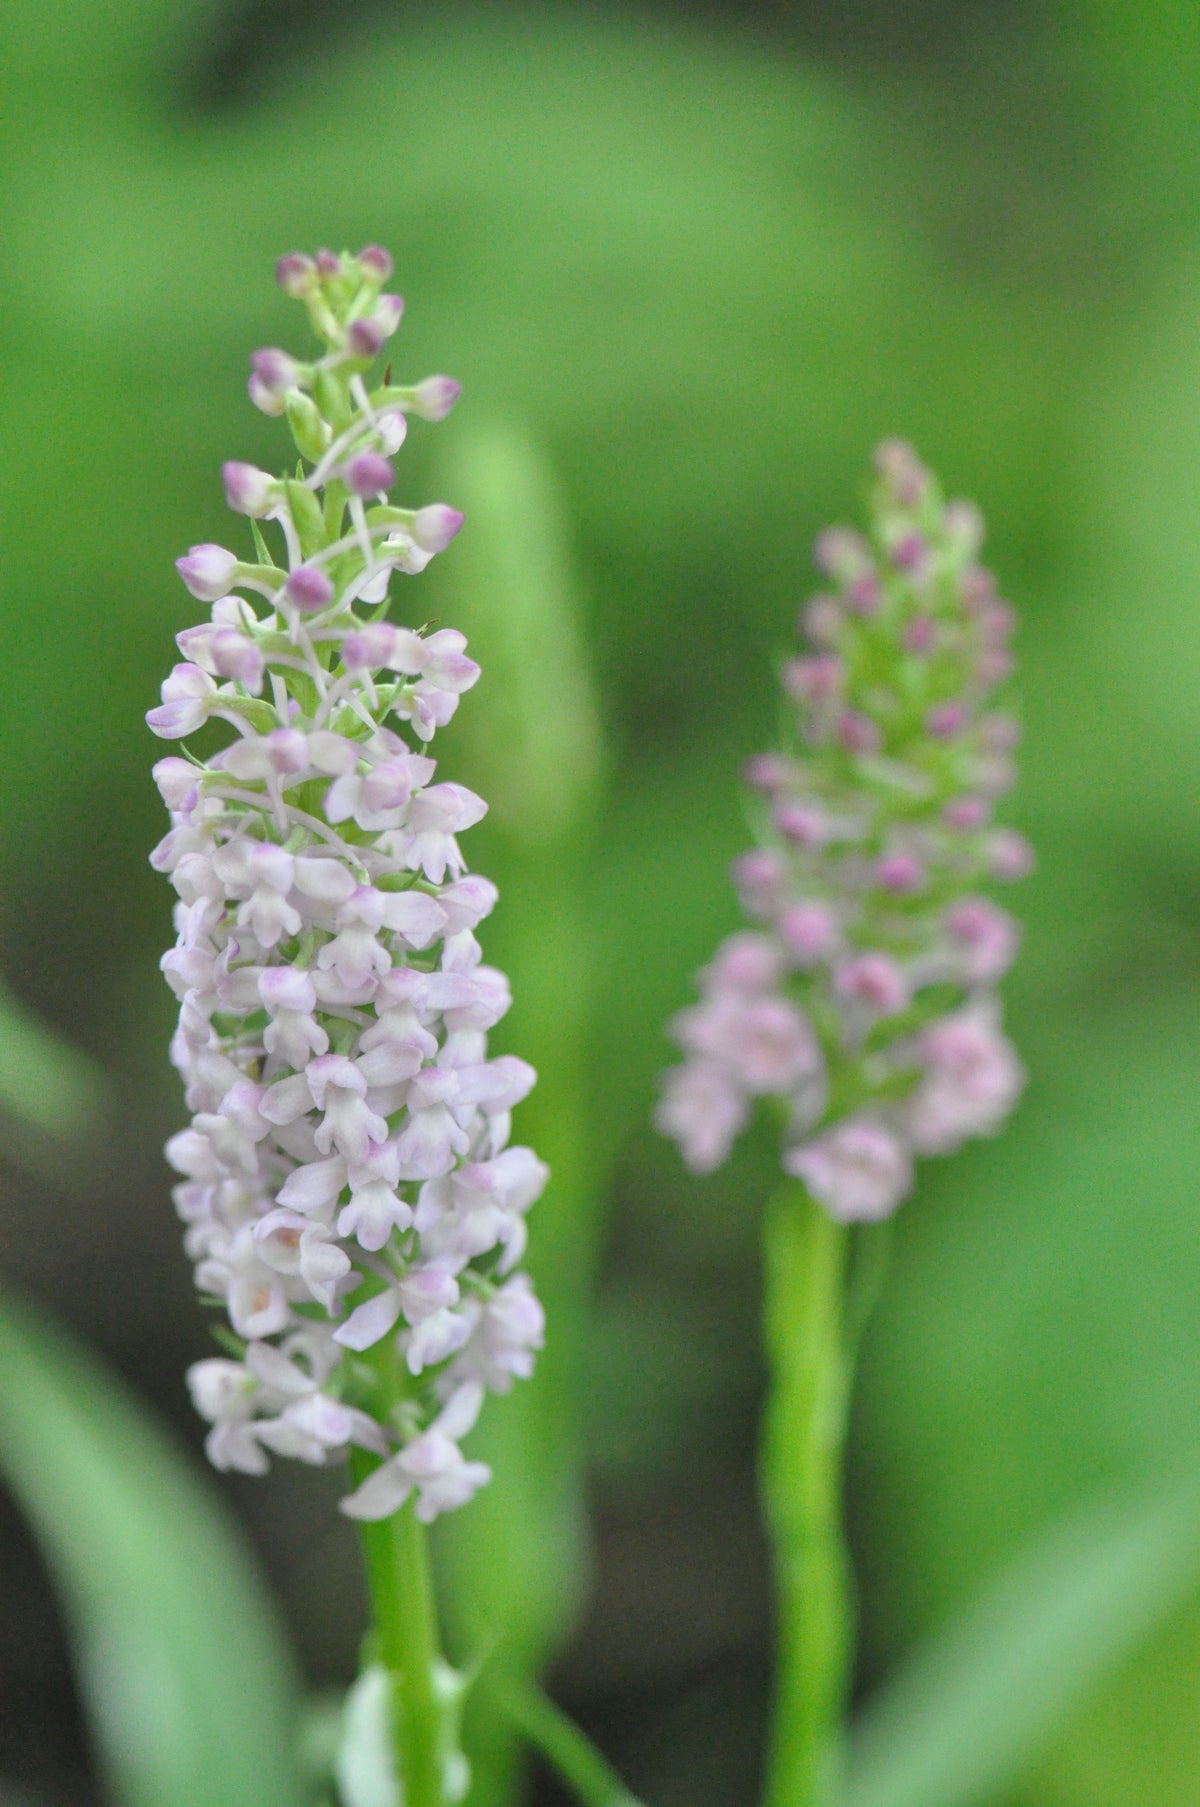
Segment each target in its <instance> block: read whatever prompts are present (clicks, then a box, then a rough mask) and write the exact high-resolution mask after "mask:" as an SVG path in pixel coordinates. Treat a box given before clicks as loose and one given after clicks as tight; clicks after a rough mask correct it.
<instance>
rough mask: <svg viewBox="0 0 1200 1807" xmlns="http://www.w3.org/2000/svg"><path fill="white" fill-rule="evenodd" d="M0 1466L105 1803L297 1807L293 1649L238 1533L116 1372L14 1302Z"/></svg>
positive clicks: (7, 1335) (3, 1333)
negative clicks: (65, 1639)
mask: <svg viewBox="0 0 1200 1807" xmlns="http://www.w3.org/2000/svg"><path fill="white" fill-rule="evenodd" d="M0 1473H2V1474H3V1476H4V1479H5V1482H6V1483H7V1484H8V1485H9V1486H11V1488H12V1489H13V1492H14V1493H15V1495H16V1497H17V1499H18V1500H19V1502H20V1504H21V1506H22V1508H23V1510H24V1511H25V1512H26V1514H27V1515H28V1517H29V1519H30V1521H31V1522H32V1524H33V1526H34V1527H35V1529H36V1531H37V1535H38V1541H39V1544H40V1546H41V1548H42V1550H43V1551H44V1553H45V1556H46V1560H47V1562H48V1563H49V1565H50V1568H51V1570H52V1573H53V1575H54V1577H55V1581H56V1583H57V1586H58V1588H59V1590H60V1595H61V1599H62V1603H63V1608H64V1611H65V1613H66V1616H67V1620H68V1622H69V1624H70V1627H71V1632H72V1642H73V1647H74V1651H75V1659H76V1663H77V1665H78V1670H79V1679H80V1683H81V1686H82V1689H83V1693H84V1696H85V1699H86V1700H87V1703H88V1707H89V1709H90V1718H91V1724H92V1727H93V1730H94V1733H95V1736H96V1739H97V1742H98V1744H99V1748H100V1754H101V1758H102V1762H103V1766H104V1769H105V1772H106V1774H107V1778H108V1781H109V1784H110V1787H111V1790H112V1800H113V1802H114V1807H163V1803H164V1802H167V1801H170V1802H172V1803H173V1807H297V1804H298V1802H299V1801H300V1799H301V1798H302V1797H301V1788H300V1779H299V1775H298V1772H297V1769H296V1765H295V1757H294V1752H295V1747H296V1744H297V1734H298V1728H299V1713H298V1703H297V1693H296V1682H295V1677H294V1675H293V1672H292V1664H291V1658H290V1655H289V1653H288V1649H287V1644H286V1642H285V1640H284V1638H283V1635H282V1632H281V1630H280V1626H279V1624H278V1621H277V1619H276V1616H275V1612H274V1609H273V1608H272V1606H271V1604H270V1601H269V1599H268V1598H267V1596H266V1594H265V1593H264V1591H263V1588H262V1584H261V1582H260V1580H259V1577H258V1575H257V1573H256V1572H255V1569H254V1567H253V1564H252V1563H251V1561H250V1559H249V1557H248V1555H247V1553H246V1551H245V1550H244V1549H243V1547H242V1543H241V1540H240V1537H239V1535H238V1533H237V1531H236V1529H235V1527H234V1526H233V1525H231V1524H230V1522H229V1520H228V1516H227V1514H226V1512H225V1510H224V1509H223V1507H222V1506H221V1503H220V1501H219V1500H217V1499H216V1498H214V1497H213V1493H212V1490H211V1489H210V1488H209V1487H208V1486H207V1485H205V1484H204V1483H202V1482H200V1481H198V1480H197V1478H196V1477H195V1476H194V1475H193V1474H192V1473H191V1472H190V1470H189V1468H188V1467H187V1466H186V1465H185V1463H184V1461H183V1459H182V1458H181V1457H180V1456H179V1454H178V1453H177V1452H176V1451H175V1450H174V1449H173V1448H172V1447H171V1445H170V1444H169V1443H168V1442H167V1440H166V1439H165V1438H164V1437H163V1436H162V1435H161V1433H160V1432H159V1431H158V1430H157V1429H156V1428H155V1427H154V1426H153V1425H152V1424H151V1423H150V1422H149V1420H148V1419H147V1418H146V1416H145V1415H144V1414H143V1413H142V1411H141V1410H140V1409H139V1408H138V1406H137V1405H136V1404H135V1403H134V1402H133V1401H131V1400H130V1399H128V1398H126V1397H125V1395H124V1392H123V1391H122V1389H120V1388H119V1387H118V1386H117V1383H116V1382H115V1381H114V1380H113V1379H112V1377H111V1376H108V1375H106V1374H104V1373H103V1371H101V1370H98V1369H97V1368H96V1367H95V1365H94V1363H93V1361H92V1359H91V1358H89V1356H88V1355H87V1353H86V1352H85V1351H84V1350H82V1349H81V1348H79V1347H77V1346H76V1345H74V1344H73V1343H72V1342H70V1341H69V1340H68V1339H67V1338H66V1337H65V1336H63V1334H62V1333H61V1332H59V1331H56V1330H53V1329H51V1328H50V1327H49V1326H48V1325H47V1324H46V1323H44V1322H39V1321H38V1319H37V1317H36V1316H35V1315H34V1314H33V1313H32V1312H31V1311H30V1310H29V1308H28V1307H27V1306H23V1305H18V1304H17V1303H16V1301H15V1300H14V1299H12V1298H10V1297H6V1298H4V1299H3V1300H2V1301H0Z"/></svg>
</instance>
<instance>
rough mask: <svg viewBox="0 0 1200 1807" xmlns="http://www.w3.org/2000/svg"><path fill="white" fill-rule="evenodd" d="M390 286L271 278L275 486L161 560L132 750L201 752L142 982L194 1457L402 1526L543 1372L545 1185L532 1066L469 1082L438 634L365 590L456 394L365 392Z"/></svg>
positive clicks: (409, 560)
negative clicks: (157, 611) (289, 466)
mask: <svg viewBox="0 0 1200 1807" xmlns="http://www.w3.org/2000/svg"><path fill="white" fill-rule="evenodd" d="M391 269H392V262H391V259H390V257H389V256H388V255H387V253H386V252H384V251H382V250H380V249H379V248H378V247H375V246H370V247H368V248H367V249H366V250H364V251H362V252H360V253H359V255H358V256H357V257H351V256H340V257H339V256H335V255H333V254H332V253H330V252H325V251H323V252H321V253H319V254H318V256H317V257H316V258H315V259H313V258H309V257H306V256H301V255H292V256H288V257H285V258H283V259H282V260H281V262H280V264H279V266H278V270H277V275H278V280H279V283H280V286H281V287H282V288H283V290H284V291H285V293H286V294H288V295H290V296H292V297H294V298H296V299H297V300H299V301H301V302H303V304H304V306H305V308H306V310H307V313H308V318H309V321H310V322H311V325H312V327H313V329H314V331H315V333H316V335H317V337H318V338H319V339H320V341H321V343H322V345H323V348H324V349H323V351H322V354H321V355H320V356H318V357H317V358H315V359H314V360H312V361H308V362H305V361H303V360H301V359H297V358H294V357H292V356H290V355H289V354H288V353H286V352H284V351H280V350H276V349H268V350H263V351H259V352H256V353H255V354H254V356H253V358H252V360H251V362H252V375H251V377H250V396H251V399H252V401H253V402H254V403H255V404H256V405H257V406H258V407H259V408H260V409H262V411H263V412H264V413H266V414H268V415H276V416H281V417H283V418H284V419H285V420H286V422H287V425H288V426H289V428H290V430H291V435H292V438H293V440H294V442H295V446H296V450H297V451H298V453H299V454H300V459H301V461H302V462H301V463H300V464H299V465H298V466H297V468H296V470H295V472H294V473H293V474H290V475H288V474H285V475H282V476H279V477H275V476H272V475H271V474H269V473H268V472H266V471H263V470H259V469H257V468H255V467H253V466H251V465H247V464H240V463H230V464H226V465H225V467H224V483H225V494H226V499H227V501H228V503H229V505H230V507H231V508H232V509H233V510H235V511H236V512H237V513H239V514H241V515H243V516H248V517H249V520H250V532H251V533H252V535H253V540H254V548H255V549H254V554H253V557H251V558H249V559H244V558H242V557H241V556H239V554H238V553H236V552H232V551H227V550H226V549H225V548H224V547H221V546H215V545H202V546H193V547H192V549H191V550H190V552H189V553H188V554H187V556H186V557H184V558H181V559H180V560H179V561H178V568H179V572H180V575H181V576H182V578H183V581H184V583H185V584H186V586H187V588H188V590H189V591H190V592H191V594H192V595H193V596H194V597H196V598H197V599H198V600H199V601H201V602H204V603H207V604H209V605H211V614H210V619H209V620H207V621H205V622H203V623H202V624H200V625H199V626H196V627H192V628H188V629H187V630H186V631H184V632H183V633H181V634H180V635H178V636H177V638H178V644H179V647H180V651H181V652H182V654H183V659H184V662H183V663H181V664H178V665H176V666H175V668H174V669H173V671H172V672H171V675H170V676H169V677H168V678H167V680H166V682H165V683H164V685H163V692H162V705H161V707H159V708H157V709H153V710H151V711H150V714H149V715H148V717H147V720H148V722H149V725H150V727H151V728H152V729H153V730H154V732H155V733H156V734H158V735H159V736H161V737H162V738H163V739H166V740H173V741H183V740H185V739H186V740H189V741H191V739H192V737H193V736H194V737H196V739H195V743H194V746H193V747H192V748H191V749H189V751H188V752H187V754H186V756H184V757H178V756H177V757H169V758H166V759H163V760H160V761H159V763H158V764H157V765H156V766H155V768H154V772H155V778H156V780H157V783H158V787H159V789H160V791H161V793H162V796H163V799H164V801H165V803H166V805H167V808H168V809H169V811H170V813H171V829H170V832H169V833H168V834H167V836H166V837H165V839H164V840H163V841H162V842H161V844H160V845H159V847H158V848H157V849H156V850H155V852H154V854H153V856H152V859H153V863H154V865H155V866H156V867H157V868H158V869H159V870H160V871H163V872H166V873H168V874H169V875H170V877H171V880H172V883H173V884H174V887H175V890H176V892H177V893H178V899H179V901H178V902H177V904H176V906H175V922H176V928H177V932H178V940H177V943H176V945H175V947H174V948H173V949H172V950H171V951H170V952H169V953H168V954H167V955H166V956H165V957H164V959H163V962H162V964H163V970H164V972H165V973H166V976H167V978H168V980H169V982H170V984H171V985H172V987H173V988H174V990H175V992H176V993H177V995H178V997H179V999H180V1017H179V1027H178V1031H177V1033H176V1035H175V1038H174V1041H173V1044H172V1058H173V1060H174V1062H175V1064H176V1066H177V1067H178V1068H179V1070H180V1072H181V1074H182V1076H183V1079H184V1082H185V1085H186V1097H187V1104H188V1108H189V1110H190V1111H191V1112H192V1113H193V1115H192V1122H191V1126H190V1128H188V1129H185V1130H183V1131H182V1132H181V1133H180V1134H178V1135H176V1136H174V1137H173V1138H172V1140H171V1141H170V1143H169V1144H168V1147H167V1154H168V1158H169V1160H170V1162H171V1164H172V1166H173V1167H174V1168H175V1169H176V1171H177V1172H178V1173H179V1174H180V1175H182V1180H181V1183H180V1184H179V1185H178V1186H177V1187H176V1189H175V1199H176V1203H177V1207H178V1210H179V1213H180V1216H181V1218H182V1219H183V1221H184V1223H185V1225H186V1247H187V1250H188V1253H189V1254H190V1255H191V1257H192V1259H193V1260H194V1261H195V1263H196V1282H197V1285H198V1287H199V1289H200V1291H201V1293H202V1294H203V1295H204V1297H205V1298H206V1299H208V1300H212V1301H217V1302H220V1303H222V1304H223V1305H224V1306H225V1307H226V1309H227V1311H228V1315H229V1320H230V1325H231V1329H230V1330H228V1331H225V1332H223V1339H224V1340H225V1342H226V1344H227V1346H228V1347H229V1350H230V1353H229V1356H228V1358H214V1359H211V1360H207V1361H201V1362H199V1363H197V1364H196V1366H194V1367H193V1368H192V1370H191V1372H190V1375H189V1381H190V1385H191V1390H192V1394H193V1397H194V1399H195V1402H196V1405H197V1407H198V1409H199V1411H200V1412H201V1413H202V1415H203V1416H204V1417H205V1418H206V1419H207V1420H208V1421H209V1423H210V1425H211V1429H210V1432H209V1435H208V1441H207V1448H208V1453H209V1455H210V1458H211V1459H212V1461H213V1462H214V1463H215V1464H216V1465H217V1466H218V1467H220V1468H235V1469H241V1470H243V1471H246V1472H248V1473H260V1472H262V1471H263V1470H265V1468H266V1467H267V1461H268V1452H274V1453H276V1454H279V1455H288V1456H296V1457H299V1458H300V1459H301V1460H302V1461H306V1462H312V1463H326V1462H330V1461H336V1460H339V1459H341V1458H343V1457H344V1456H345V1455H346V1454H347V1453H348V1451H349V1450H350V1449H351V1447H352V1446H356V1447H358V1448H359V1449H361V1450H364V1451H369V1452H372V1453H373V1455H374V1456H375V1457H376V1458H377V1459H378V1460H377V1463H376V1465H375V1466H374V1467H373V1469H372V1472H371V1473H370V1474H368V1475H367V1477H366V1478H365V1479H364V1480H363V1481H362V1483H361V1485H359V1486H358V1488H357V1489H356V1490H355V1491H354V1492H353V1493H351V1494H350V1496H349V1497H348V1498H347V1499H346V1500H344V1501H343V1508H344V1510H345V1511H346V1512H348V1513H349V1514H350V1515H351V1516H354V1517H358V1518H363V1519H377V1518H381V1517H384V1516H387V1515H388V1514H390V1513H392V1512H393V1511H395V1510H396V1509H397V1508H398V1507H400V1506H401V1505H402V1504H403V1503H404V1502H405V1501H406V1500H407V1499H408V1498H409V1497H410V1495H411V1496H413V1499H414V1504H415V1510H416V1514H417V1516H418V1517H419V1518H421V1519H424V1520H429V1519H432V1518H434V1517H435V1516H436V1515H437V1514H438V1513H440V1512H444V1511H447V1510H450V1509H452V1508H454V1507H456V1506H459V1505H461V1504H463V1503H464V1502H465V1501H466V1500H467V1499H469V1498H470V1497H471V1495H472V1493H473V1492H474V1491H475V1490H476V1489H477V1488H478V1487H479V1486H480V1485H481V1484H482V1483H484V1482H485V1481H486V1480H487V1479H488V1470H487V1468H486V1466H485V1465H484V1464H482V1463H480V1462H475V1461H468V1460H466V1459H465V1458H464V1457H463V1455H462V1453H461V1452H460V1450H459V1447H458V1443H459V1439H460V1438H461V1437H462V1436H463V1435H464V1434H465V1433H466V1431H468V1430H469V1429H470V1427H471V1425H472V1424H473V1423H474V1421H475V1418H476V1415H477V1414H478V1412H479V1409H480V1406H481V1403H482V1400H483V1397H484V1395H485V1393H486V1392H487V1391H488V1390H492V1391H497V1392H504V1391H507V1390H508V1388H509V1387H510V1386H511V1384H512V1380H513V1377H514V1376H525V1375H528V1374H529V1373H530V1371H531V1368H532V1364H533V1353H534V1351H535V1350H536V1349H537V1348H539V1347H540V1345H541V1340H542V1330H543V1321H542V1313H541V1308H540V1306H539V1304H538V1301H537V1299H536V1297H535V1295H534V1293H533V1290H532V1287H531V1285H530V1282H529V1279H528V1277H527V1275H525V1274H524V1273H522V1272H520V1271H519V1263H520V1260H521V1255H522V1251H523V1248H524V1242H525V1235H524V1213H525V1212H526V1211H527V1210H528V1208H529V1206H530V1205H531V1204H532V1203H533V1202H534V1201H535V1200H536V1198H537V1197H538V1195H539V1193H540V1192H541V1190H542V1188H543V1186H544V1184H545V1181H546V1177H547V1173H546V1168H545V1166H544V1165H543V1163H542V1162H540V1161H539V1160H538V1159H537V1157H536V1155H534V1153H533V1152H532V1150H530V1149H528V1148H523V1147H519V1146H510V1145H509V1136H510V1113H511V1110H512V1108H513V1106H514V1105H516V1104H517V1103H518V1102H519V1101H520V1099H521V1098H523V1097H524V1096H525V1094H526V1093H527V1092H528V1091H529V1089H530V1087H531V1086H532V1084H533V1082H534V1073H533V1070H532V1069H531V1068H530V1067H529V1066H528V1065H527V1064H526V1063H525V1062H524V1061H521V1060H519V1059H517V1058H516V1057H514V1056H505V1057H501V1058H499V1059H488V1057H487V1031H488V1030H489V1029H490V1028H491V1027H492V1026H493V1025H494V1024H495V1023H496V1022H497V1021H498V1020H499V1019H500V1018H501V1017H502V1016H503V1014H504V1012H505V1011H506V1010H507V1008H508V1005H509V1002H510V998H509V989H508V984H507V981H506V980H505V977H504V975H503V974H502V973H501V972H499V971H497V970H496V969H494V968H492V967H489V966H486V965H484V964H482V958H481V950H480V946H479V943H478V941H477V940H476V937H475V930H476V928H477V927H478V925H479V923H480V921H481V919H482V918H483V917H485V916H486V915H487V914H488V913H489V911H490V910H491V909H492V906H493V904H494V903H495V901H496V891H495V887H494V886H493V885H491V884H490V883H489V882H488V880H486V879H484V878H481V877H477V876H474V875H471V874H468V873H467V872H466V869H465V866H464V861H463V856H462V853H461V851H460V848H459V843H458V839H457V837H458V835H459V833H460V832H461V831H462V830H463V829H466V828H469V827H470V826H471V825H472V824H473V823H475V822H477V821H479V819H480V818H481V817H482V816H483V814H484V813H485V810H486V805H485V803H484V802H483V801H482V800H481V799H480V798H479V797H477V796H475V795H474V794H473V793H472V792H471V791H469V790H467V789H465V788H464V787H463V786H462V785H459V784H455V783H452V782H435V770H436V763H437V762H436V761H435V760H434V759H433V758H432V757H431V756H430V753H429V746H430V743H431V741H432V740H433V737H434V735H435V732H436V731H437V730H438V729H439V728H442V727H444V726H445V725H446V723H447V722H449V720H450V719H451V717H452V716H453V714H454V711H455V709H456V708H457V706H458V701H459V697H460V696H461V694H462V693H463V692H464V691H466V690H468V689H470V688H471V686H472V685H473V684H474V683H475V681H476V679H477V678H478V676H479V668H478V666H477V665H476V664H475V663H474V662H473V661H472V660H471V659H470V658H469V657H468V656H467V653H466V642H465V640H464V637H463V636H462V635H461V634H460V633H457V632H456V631H455V630H454V629H452V628H439V629H438V630H437V631H434V632H429V631H421V630H420V629H419V628H414V627H412V626H408V625H401V624H399V623H396V622H393V621H391V620H390V619H389V618H388V616H389V606H390V603H389V585H390V583H391V579H392V577H393V574H398V575H399V576H400V578H402V579H403V578H407V577H411V576H415V575H416V574H418V573H419V572H420V571H421V570H423V568H424V567H425V566H426V565H427V564H428V562H429V560H430V559H431V558H432V557H433V556H434V555H435V554H436V553H438V552H440V551H442V550H443V549H444V547H445V546H446V545H447V544H448V543H449V541H450V540H451V539H452V537H453V536H454V534H455V533H456V532H457V530H458V528H459V527H460V525H461V522H462V517H461V515H459V514H458V513H457V512H456V511H455V510H454V509H452V508H448V507H445V506H442V505H434V506H432V507H425V508H420V509H417V510H415V511H414V510H410V509H405V508H400V507H398V506H396V505H394V504H393V503H392V501H391V500H390V492H391V490H392V488H393V484H394V470H393V464H392V460H393V458H394V456H395V454H396V453H397V452H398V451H399V449H400V447H401V446H402V444H403V442H404V439H405V434H406V429H407V422H408V418H409V417H410V416H417V417H419V418H422V419H425V420H440V419H442V418H443V417H444V416H445V415H446V414H447V413H448V412H449V410H450V408H451V406H452V405H453V403H454V400H455V398H456V396H457V394H458V385H457V384H456V383H454V382H453V381H452V380H451V379H450V378H448V377H442V376H435V377H430V378H428V379H427V380H426V381H424V382H422V383H418V384H417V385H416V386H415V387H411V388H408V387H401V386H397V385H394V384H393V383H392V382H391V380H390V371H389V372H388V373H387V374H385V377H384V380H383V382H382V384H379V385H377V386H375V387H369V386H368V381H367V377H368V373H369V372H370V370H371V367H372V365H373V364H374V363H375V361H376V359H377V357H378V355H379V353H380V352H381V350H382V349H383V347H384V345H385V344H386V342H387V340H388V339H389V338H390V336H391V335H392V333H394V331H395V329H396V327H397V326H398V324H399V321H400V316H401V312H402V307H403V303H402V302H401V299H400V297H399V296H398V295H393V294H390V293H387V292H385V285H386V283H387V281H388V278H389V276H390V274H391ZM402 587H403V586H402ZM405 612H406V613H408V614H409V615H410V616H411V614H412V611H405Z"/></svg>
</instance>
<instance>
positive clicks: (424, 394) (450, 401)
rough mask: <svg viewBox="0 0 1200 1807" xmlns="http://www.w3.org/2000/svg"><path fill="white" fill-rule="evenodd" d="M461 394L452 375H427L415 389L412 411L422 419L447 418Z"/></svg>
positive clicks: (460, 386)
mask: <svg viewBox="0 0 1200 1807" xmlns="http://www.w3.org/2000/svg"><path fill="white" fill-rule="evenodd" d="M461 394H462V384H461V383H456V382H455V380H454V378H453V377H452V376H427V377H426V378H425V379H424V381H423V382H420V383H418V384H417V386H416V388H415V389H414V390H413V396H412V403H411V407H412V411H413V413H414V414H416V415H419V416H420V418H421V419H422V420H445V418H446V416H447V414H449V412H450V410H451V408H452V407H453V406H454V404H455V402H456V401H457V400H458V398H459V396H460V395H461Z"/></svg>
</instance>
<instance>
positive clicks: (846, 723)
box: [837, 709, 883, 754]
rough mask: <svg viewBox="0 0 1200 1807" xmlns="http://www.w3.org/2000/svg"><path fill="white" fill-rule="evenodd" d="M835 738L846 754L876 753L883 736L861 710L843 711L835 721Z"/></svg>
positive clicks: (875, 724)
mask: <svg viewBox="0 0 1200 1807" xmlns="http://www.w3.org/2000/svg"><path fill="white" fill-rule="evenodd" d="M837 737H838V740H839V741H840V742H841V744H842V746H843V747H845V749H846V751H847V753H864V754H865V753H878V751H879V749H880V747H881V746H882V745H883V736H882V734H881V733H880V731H879V727H878V725H877V723H875V722H873V721H872V720H871V718H870V716H869V715H864V714H863V713H862V711H861V709H843V710H842V713H841V714H840V715H839V716H838V719H837Z"/></svg>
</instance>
